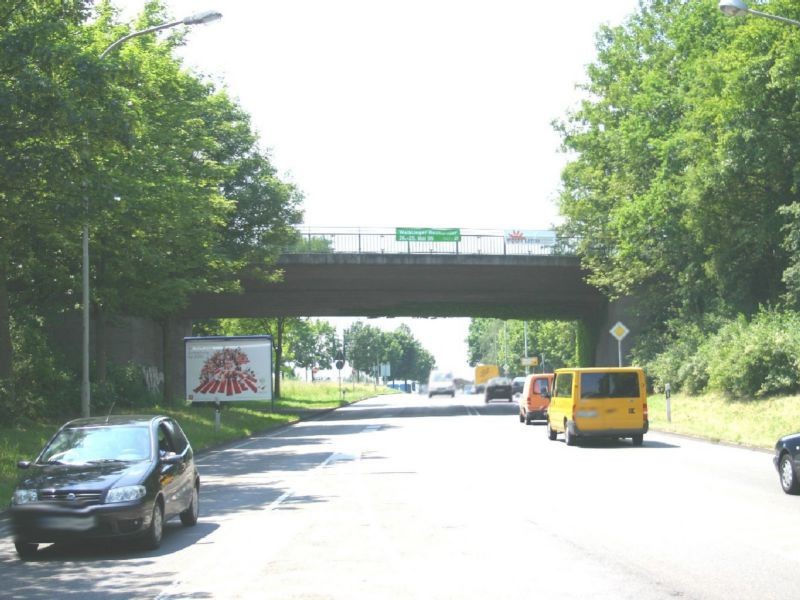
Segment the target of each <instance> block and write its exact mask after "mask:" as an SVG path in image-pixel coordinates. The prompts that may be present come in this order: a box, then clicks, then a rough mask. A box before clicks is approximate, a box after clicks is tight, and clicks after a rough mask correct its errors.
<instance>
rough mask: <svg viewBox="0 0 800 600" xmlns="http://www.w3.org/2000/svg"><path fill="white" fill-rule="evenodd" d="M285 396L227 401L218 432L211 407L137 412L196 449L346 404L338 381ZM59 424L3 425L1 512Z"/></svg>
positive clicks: (356, 396)
mask: <svg viewBox="0 0 800 600" xmlns="http://www.w3.org/2000/svg"><path fill="white" fill-rule="evenodd" d="M346 390H347V393H346V394H345V401H346V402H355V401H357V400H362V399H364V398H369V397H371V396H375V395H376V394H386V393H396V392H395V391H394V390H389V389H387V388H383V387H380V388H375V387H374V386H373V385H358V384H357V385H356V386H355V389H354V388H353V385H352V384H348V385H347V386H346ZM281 395H282V397H281V398H280V399H279V400H276V401H275V405H274V412H273V410H272V409H273V406H272V403H270V402H247V403H238V404H231V405H225V406H223V408H222V414H221V418H220V431H218V432H217V431H214V417H215V414H214V408H213V406H204V407H199V408H195V407H190V406H175V407H163V406H154V407H152V408H150V409H147V410H137V411H135V412H137V413H146V414H168V415H171V416H173V417H175V419H177V421H178V422H179V423H180V424H181V427H182V428H183V430H184V431H185V432H186V435H187V436H188V438H189V440H191V442H192V447H193V448H194V449H195V451H199V450H203V449H206V448H211V447H213V446H216V445H219V444H222V443H225V442H228V441H231V440H236V439H240V438H245V437H247V436H249V435H252V434H254V433H257V432H259V431H265V430H268V429H274V428H276V427H280V426H282V425H286V424H288V423H291V422H293V421H297V420H298V419H299V418H301V417H303V416H305V415H308V414H309V411H311V412H313V411H320V410H326V409H330V408H336V407H338V406H341V405H342V404H343V403H342V402H340V400H339V386H338V384H337V383H328V382H320V383H314V384H311V383H300V382H295V381H285V382H283V383H282V385H281ZM61 424H62V423H61V422H58V423H41V424H29V425H25V426H18V427H14V428H0V511H2V510H4V509H5V508H6V507H7V506H8V502H9V501H10V498H11V492H12V491H13V488H14V483H15V481H16V478H17V461H19V460H22V459H28V460H30V459H33V458H34V457H35V456H36V454H37V453H38V452H39V450H41V449H42V446H43V445H44V444H45V443H46V442H47V440H48V439H50V436H52V435H53V434H54V433H55V431H56V429H57V428H58V427H59V426H60V425H61Z"/></svg>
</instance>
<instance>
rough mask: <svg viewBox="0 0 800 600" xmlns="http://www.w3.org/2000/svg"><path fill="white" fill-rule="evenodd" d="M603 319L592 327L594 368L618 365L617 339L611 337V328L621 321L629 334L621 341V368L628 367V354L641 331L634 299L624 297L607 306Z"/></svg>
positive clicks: (598, 320) (629, 360) (629, 361)
mask: <svg viewBox="0 0 800 600" xmlns="http://www.w3.org/2000/svg"><path fill="white" fill-rule="evenodd" d="M603 317H604V318H600V319H597V321H596V325H595V326H594V327H593V331H594V332H595V338H594V339H595V356H594V362H595V366H598V367H616V366H617V365H618V364H619V356H618V345H617V339H616V338H615V337H614V336H613V335H611V333H610V330H611V328H612V327H613V326H614V325H615V324H616V323H617V321H621V322H622V323H623V324H624V325H625V326H626V327H627V328H628V329H629V330H630V333H629V334H628V335H627V336H625V338H624V339H623V340H622V366H623V367H625V366H630V364H631V359H630V352H631V349H632V348H633V346H634V344H635V342H636V336H637V334H638V333H639V332H640V331H641V327H642V326H641V322H640V320H639V318H638V315H637V313H636V302H635V299H634V298H631V297H629V296H628V297H625V298H620V299H619V300H614V301H613V302H610V303H609V304H608V309H607V311H606V314H605V315H603Z"/></svg>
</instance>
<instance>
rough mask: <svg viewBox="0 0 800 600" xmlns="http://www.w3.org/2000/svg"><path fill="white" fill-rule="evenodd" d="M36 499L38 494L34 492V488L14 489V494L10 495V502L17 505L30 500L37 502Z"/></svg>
mask: <svg viewBox="0 0 800 600" xmlns="http://www.w3.org/2000/svg"><path fill="white" fill-rule="evenodd" d="M38 500H39V494H37V493H36V490H14V495H13V496H12V497H11V504H14V505H15V506H17V505H20V504H28V503H30V502H38Z"/></svg>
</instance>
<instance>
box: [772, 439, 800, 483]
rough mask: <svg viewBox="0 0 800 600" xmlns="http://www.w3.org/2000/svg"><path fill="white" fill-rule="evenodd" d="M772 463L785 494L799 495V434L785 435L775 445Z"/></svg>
mask: <svg viewBox="0 0 800 600" xmlns="http://www.w3.org/2000/svg"><path fill="white" fill-rule="evenodd" d="M772 461H773V462H774V463H775V468H776V469H778V477H779V478H780V482H781V487H782V488H783V491H784V492H786V493H787V494H800V478H798V475H799V474H800V433H793V434H791V435H785V436H783V437H782V438H781V439H779V440H778V441H777V443H776V444H775V456H773V458H772Z"/></svg>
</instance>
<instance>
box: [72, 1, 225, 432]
mask: <svg viewBox="0 0 800 600" xmlns="http://www.w3.org/2000/svg"><path fill="white" fill-rule="evenodd" d="M220 18H222V13H219V12H216V11H213V10H208V11H205V12H202V13H197V14H195V15H191V16H188V17H184V18H183V19H180V20H178V21H171V22H169V23H162V24H161V25H155V26H154V27H148V28H147V29H141V30H139V31H134V32H133V33H129V34H128V35H126V36H123V37H121V38H119V39H118V40H117V41H115V42H114V43H113V44H111V45H110V46H108V48H106V49H105V50H103V51H102V52H101V53H100V56H99V58H100V60H102V59H104V58H105V57H106V55H107V54H108V53H109V52H110V51H111V50H113V49H114V48H116V47H117V46H119V45H120V44H123V43H124V42H127V41H128V40H129V39H131V38H135V37H139V36H140V35H146V34H148V33H155V32H156V31H161V30H162V29H169V28H170V27H177V26H178V25H201V24H203V23H209V22H211V21H216V20H217V19H220ZM84 208H85V211H86V215H85V218H84V222H83V240H82V242H83V243H82V246H83V260H82V269H81V270H82V276H83V293H82V302H83V352H82V354H83V359H82V374H81V414H82V415H83V416H84V417H88V416H90V414H91V409H90V405H91V387H90V382H89V321H90V313H89V200H88V197H87V198H86V199H85V207H84Z"/></svg>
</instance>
